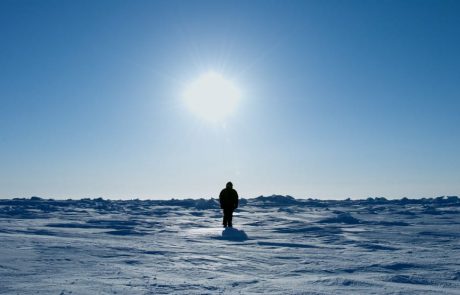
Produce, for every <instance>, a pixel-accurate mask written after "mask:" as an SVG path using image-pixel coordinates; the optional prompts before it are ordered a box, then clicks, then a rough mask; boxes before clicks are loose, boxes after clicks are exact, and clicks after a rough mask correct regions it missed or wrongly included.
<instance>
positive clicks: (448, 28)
mask: <svg viewBox="0 0 460 295" xmlns="http://www.w3.org/2000/svg"><path fill="white" fill-rule="evenodd" d="M209 71H214V72H216V73H219V74H220V75H222V77H225V79H228V80H229V81H232V83H233V84H232V85H234V86H235V87H237V88H238V89H239V91H240V92H241V98H240V100H239V103H238V105H237V106H236V108H235V110H234V112H233V113H232V114H231V115H229V116H227V117H226V118H225V120H222V121H219V122H211V121H208V120H204V119H203V118H201V117H199V116H197V115H196V113H194V112H192V111H191V110H190V108H188V107H187V106H186V104H185V103H184V97H183V96H184V91H185V90H184V89H186V88H187V87H188V86H187V85H190V83H191V82H192V81H195V80H196V79H198V77H200V76H201V75H203V74H204V73H207V72H209ZM459 128H460V1H455V0H454V1H438V0H433V1H423V0H414V1H402V0H397V1H367V0H366V1H209V2H208V1H169V0H168V1H164V2H161V1H117V0H107V1H92V0H85V1H58V0H56V1H45V0H43V1H35V0H32V1H21V0H14V1H13V0H3V1H0V197H2V198H12V197H26V196H27V197H28V196H31V195H39V196H43V197H53V198H68V197H72V198H80V197H104V198H136V197H139V198H172V197H174V198H184V197H206V198H208V197H217V196H218V193H219V191H220V190H221V189H222V188H223V187H224V186H225V183H226V182H227V181H229V180H231V181H233V183H234V186H235V188H236V189H237V190H238V192H239V193H240V195H241V196H244V197H255V196H258V195H270V194H290V195H293V196H295V197H299V198H303V197H312V198H347V197H351V198H362V197H368V196H385V197H389V198H393V197H403V196H406V197H432V196H439V195H459V194H460V129H459Z"/></svg>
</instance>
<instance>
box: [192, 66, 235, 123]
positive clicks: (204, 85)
mask: <svg viewBox="0 0 460 295" xmlns="http://www.w3.org/2000/svg"><path fill="white" fill-rule="evenodd" d="M240 97H241V93H240V90H239V89H238V88H237V87H236V85H235V84H234V83H233V82H232V81H230V80H228V79H226V78H225V77H224V76H222V75H221V74H219V73H217V72H214V71H209V72H207V73H204V74H202V75H201V76H199V77H198V78H197V79H196V80H194V81H193V82H191V83H190V84H189V85H188V86H187V87H186V89H185V91H184V100H185V103H186V105H187V106H188V108H189V109H190V110H191V111H192V112H193V113H194V114H196V115H197V116H199V117H201V118H202V119H205V120H207V121H210V122H221V121H223V120H224V119H226V118H227V117H228V116H230V115H231V114H232V113H234V111H235V109H236V107H237V105H238V102H239V100H240Z"/></svg>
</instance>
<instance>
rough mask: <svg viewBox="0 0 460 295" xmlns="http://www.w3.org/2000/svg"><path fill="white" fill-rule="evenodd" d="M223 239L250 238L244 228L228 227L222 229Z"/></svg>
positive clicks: (240, 239)
mask: <svg viewBox="0 0 460 295" xmlns="http://www.w3.org/2000/svg"><path fill="white" fill-rule="evenodd" d="M222 239H224V240H230V241H246V240H247V239H248V235H247V234H246V233H245V232H244V230H239V229H236V228H233V227H227V228H225V229H224V230H223V231H222Z"/></svg>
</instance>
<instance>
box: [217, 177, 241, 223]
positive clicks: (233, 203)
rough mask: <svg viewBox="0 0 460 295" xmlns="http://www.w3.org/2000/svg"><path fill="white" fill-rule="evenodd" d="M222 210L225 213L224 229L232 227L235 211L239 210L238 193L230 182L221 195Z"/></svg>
mask: <svg viewBox="0 0 460 295" xmlns="http://www.w3.org/2000/svg"><path fill="white" fill-rule="evenodd" d="M219 202H220V208H221V209H222V210H223V211H224V212H223V213H224V220H223V222H222V224H223V226H224V227H232V226H233V224H232V219H233V211H234V210H235V209H236V208H238V193H237V192H236V190H234V189H233V184H232V183H231V182H230V181H229V182H227V185H226V186H225V188H224V189H223V190H222V191H221V192H220V195H219Z"/></svg>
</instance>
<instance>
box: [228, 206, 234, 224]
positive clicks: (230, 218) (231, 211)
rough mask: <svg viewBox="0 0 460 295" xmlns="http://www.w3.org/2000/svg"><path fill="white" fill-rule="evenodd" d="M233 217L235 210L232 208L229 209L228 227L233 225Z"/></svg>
mask: <svg viewBox="0 0 460 295" xmlns="http://www.w3.org/2000/svg"><path fill="white" fill-rule="evenodd" d="M232 219H233V210H232V209H230V210H228V217H227V222H228V223H227V224H228V227H233V224H232Z"/></svg>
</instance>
